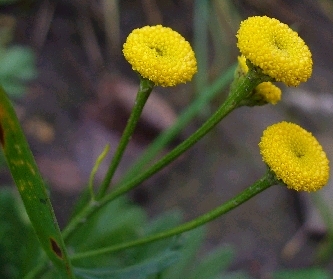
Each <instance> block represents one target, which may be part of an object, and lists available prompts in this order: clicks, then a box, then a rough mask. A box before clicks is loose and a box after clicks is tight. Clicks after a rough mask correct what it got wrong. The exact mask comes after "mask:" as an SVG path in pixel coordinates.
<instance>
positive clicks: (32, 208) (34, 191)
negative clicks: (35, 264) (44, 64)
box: [0, 87, 72, 278]
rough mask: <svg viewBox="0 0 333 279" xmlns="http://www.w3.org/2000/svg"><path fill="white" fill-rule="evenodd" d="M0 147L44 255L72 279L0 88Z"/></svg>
mask: <svg viewBox="0 0 333 279" xmlns="http://www.w3.org/2000/svg"><path fill="white" fill-rule="evenodd" d="M0 146H1V147H2V149H3V152H4V155H5V158H6V161H7V165H8V167H9V169H10V172H11V174H12V176H13V179H14V181H15V183H16V186H17V189H18V191H19V193H20V195H21V198H22V201H23V203H24V206H25V209H26V211H27V214H28V216H29V219H30V221H31V224H32V226H33V227H34V229H35V232H36V234H37V237H38V239H39V241H40V243H41V245H42V247H43V249H44V251H45V252H46V254H47V255H48V257H49V258H50V260H51V261H52V262H53V263H54V264H55V266H57V268H58V269H59V270H60V271H61V272H62V275H63V276H64V277H65V276H67V277H68V278H72V275H71V274H72V271H71V264H70V262H69V259H68V256H67V251H66V248H65V245H64V242H63V239H62V236H61V233H60V229H59V227H58V223H57V220H56V217H55V215H54V212H53V208H52V205H51V202H50V199H49V197H48V195H47V191H46V188H45V185H44V181H43V179H42V178H41V175H40V173H39V170H38V168H37V165H36V162H35V160H34V157H33V155H32V153H31V150H30V148H29V145H28V143H27V140H26V138H25V137H24V134H23V131H22V129H21V127H20V124H19V122H18V119H17V116H16V114H15V111H14V109H13V107H12V105H11V103H10V101H9V99H8V97H7V95H6V93H5V91H4V90H3V89H2V87H0ZM30 252H31V251H30Z"/></svg>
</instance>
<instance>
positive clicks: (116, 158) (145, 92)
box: [96, 76, 154, 199]
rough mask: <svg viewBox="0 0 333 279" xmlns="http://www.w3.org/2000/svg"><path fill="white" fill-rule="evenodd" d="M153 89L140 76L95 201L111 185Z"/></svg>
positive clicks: (149, 83) (146, 80) (152, 86)
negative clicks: (125, 120) (130, 106)
mask: <svg viewBox="0 0 333 279" xmlns="http://www.w3.org/2000/svg"><path fill="white" fill-rule="evenodd" d="M153 88H154V83H153V82H152V81H150V80H148V79H145V78H142V77H141V76H140V87H139V91H138V93H137V96H136V100H135V104H134V107H133V109H132V112H131V115H130V117H129V119H128V121H127V125H126V127H125V130H124V132H123V134H122V136H121V139H120V142H119V145H118V147H117V150H116V151H115V153H114V155H113V158H112V161H111V163H110V166H109V168H108V171H107V173H106V175H105V177H104V180H103V182H102V184H101V186H100V189H99V193H98V194H97V197H96V198H97V199H100V198H101V197H103V196H104V195H105V192H106V191H107V189H108V187H109V185H110V183H111V180H112V177H113V175H114V173H115V171H116V169H117V167H118V165H119V163H120V160H121V158H122V156H123V154H124V151H125V149H126V147H127V144H128V142H129V141H130V139H131V137H132V134H133V132H134V129H135V127H136V124H137V123H138V121H139V119H140V116H141V113H142V110H143V108H144V105H145V104H146V101H147V99H148V97H149V95H150V93H151V91H152V90H153Z"/></svg>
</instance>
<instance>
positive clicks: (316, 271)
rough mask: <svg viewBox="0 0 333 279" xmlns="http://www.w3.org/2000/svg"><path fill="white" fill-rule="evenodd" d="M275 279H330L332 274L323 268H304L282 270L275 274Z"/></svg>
mask: <svg viewBox="0 0 333 279" xmlns="http://www.w3.org/2000/svg"><path fill="white" fill-rule="evenodd" d="M273 278H274V279H314V278H315V279H330V278H332V274H329V272H328V271H326V270H324V269H321V268H316V267H313V268H304V269H298V270H291V269H290V270H280V271H277V272H274V273H273Z"/></svg>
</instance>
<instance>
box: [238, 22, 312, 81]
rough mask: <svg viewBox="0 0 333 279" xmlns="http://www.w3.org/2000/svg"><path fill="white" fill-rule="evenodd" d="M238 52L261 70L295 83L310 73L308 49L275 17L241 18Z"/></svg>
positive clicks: (277, 79) (279, 78)
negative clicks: (242, 19)
mask: <svg viewBox="0 0 333 279" xmlns="http://www.w3.org/2000/svg"><path fill="white" fill-rule="evenodd" d="M236 37H237V38H238V43H237V46H238V48H239V49H240V52H241V53H242V54H243V55H244V56H245V57H246V58H247V59H249V60H250V61H251V62H252V64H254V65H255V66H257V67H260V68H261V69H262V71H263V73H264V74H266V75H269V76H270V77H272V78H274V79H275V80H276V81H282V82H284V83H285V84H287V85H288V86H298V85H299V84H300V83H301V82H304V81H306V80H307V79H308V78H309V77H310V76H311V74H312V57H311V52H310V50H309V48H308V47H307V45H306V44H305V43H304V41H303V40H302V39H301V38H300V37H299V36H298V34H297V33H296V32H295V31H293V30H292V29H290V28H289V27H288V25H286V24H284V23H281V22H280V21H279V20H277V19H275V18H269V17H267V16H254V17H249V18H248V19H246V20H244V21H242V22H241V25H240V28H239V30H238V33H237V35H236Z"/></svg>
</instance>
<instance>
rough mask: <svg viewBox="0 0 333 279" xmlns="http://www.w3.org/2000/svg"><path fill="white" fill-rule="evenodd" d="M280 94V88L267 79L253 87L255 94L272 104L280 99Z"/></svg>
mask: <svg viewBox="0 0 333 279" xmlns="http://www.w3.org/2000/svg"><path fill="white" fill-rule="evenodd" d="M281 94H282V93H281V89H280V88H279V87H277V86H275V85H274V84H273V83H271V82H269V81H267V82H262V83H260V84H259V85H258V86H257V87H256V88H255V89H254V95H255V96H257V97H258V98H260V99H262V100H263V101H264V102H266V103H271V104H272V105H276V104H277V103H278V102H279V101H280V100H281Z"/></svg>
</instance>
